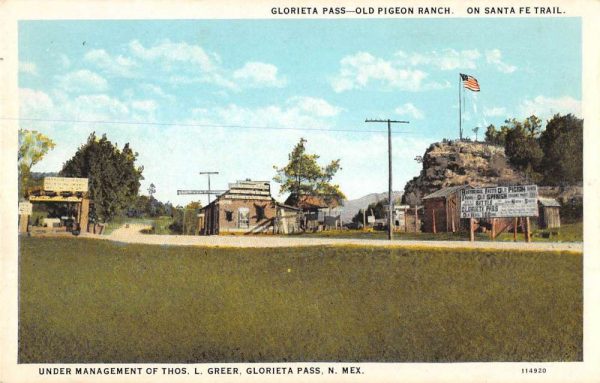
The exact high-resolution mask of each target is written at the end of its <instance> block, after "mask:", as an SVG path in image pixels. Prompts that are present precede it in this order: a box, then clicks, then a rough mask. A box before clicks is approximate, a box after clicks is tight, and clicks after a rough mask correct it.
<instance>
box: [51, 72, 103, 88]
mask: <svg viewBox="0 0 600 383" xmlns="http://www.w3.org/2000/svg"><path fill="white" fill-rule="evenodd" d="M57 82H58V86H59V87H60V88H61V89H63V90H65V91H67V92H102V91H104V90H106V89H107V88H108V83H107V82H106V80H105V79H104V78H103V77H102V76H100V75H98V74H96V73H94V72H91V71H89V70H87V69H82V70H78V71H75V72H70V73H67V74H65V75H62V76H57Z"/></svg>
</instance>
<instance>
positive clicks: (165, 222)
mask: <svg viewBox="0 0 600 383" xmlns="http://www.w3.org/2000/svg"><path fill="white" fill-rule="evenodd" d="M128 223H130V224H146V225H151V226H152V229H151V230H150V231H148V232H147V234H173V233H172V232H171V230H170V229H169V225H171V224H172V223H173V218H171V217H169V216H161V217H155V218H130V217H121V216H117V217H114V218H113V219H112V220H111V221H110V222H108V223H107V224H106V226H105V228H104V232H103V234H105V235H109V234H110V233H112V232H113V231H114V230H115V229H118V228H120V227H121V226H123V225H125V224H128Z"/></svg>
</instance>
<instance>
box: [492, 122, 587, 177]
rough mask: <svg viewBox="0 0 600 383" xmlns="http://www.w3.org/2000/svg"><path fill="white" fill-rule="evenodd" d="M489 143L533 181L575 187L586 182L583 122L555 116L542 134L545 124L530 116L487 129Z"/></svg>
mask: <svg viewBox="0 0 600 383" xmlns="http://www.w3.org/2000/svg"><path fill="white" fill-rule="evenodd" d="M485 141H486V142H487V143H489V144H493V145H498V146H503V147H504V149H505V153H506V156H507V157H508V160H509V163H510V164H511V165H512V166H513V167H515V168H516V169H518V170H521V171H523V172H524V173H525V175H526V176H527V177H528V178H529V179H530V180H531V181H532V182H536V183H540V184H543V185H573V184H578V183H581V182H582V181H583V120H582V119H580V118H577V117H575V116H573V115H572V114H567V115H564V116H561V115H560V114H556V115H554V117H552V119H550V120H549V121H548V122H547V123H546V127H545V129H543V130H542V121H541V120H540V119H539V118H538V117H536V116H533V115H532V116H530V117H528V118H526V119H525V120H523V121H518V120H516V119H514V118H513V119H510V120H506V121H505V123H504V125H502V126H500V128H498V129H497V128H496V127H495V126H494V125H490V126H488V127H487V130H486V132H485Z"/></svg>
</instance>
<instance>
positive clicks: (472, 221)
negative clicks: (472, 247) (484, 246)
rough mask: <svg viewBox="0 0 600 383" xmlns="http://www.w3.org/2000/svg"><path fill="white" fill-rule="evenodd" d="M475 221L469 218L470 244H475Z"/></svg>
mask: <svg viewBox="0 0 600 383" xmlns="http://www.w3.org/2000/svg"><path fill="white" fill-rule="evenodd" d="M474 221H475V220H474V219H473V218H469V236H470V240H471V242H475V229H474V227H475V222H474Z"/></svg>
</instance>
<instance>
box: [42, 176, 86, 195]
mask: <svg viewBox="0 0 600 383" xmlns="http://www.w3.org/2000/svg"><path fill="white" fill-rule="evenodd" d="M44 190H48V191H55V192H73V193H75V192H87V191H88V179H87V178H74V177H45V178H44Z"/></svg>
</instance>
